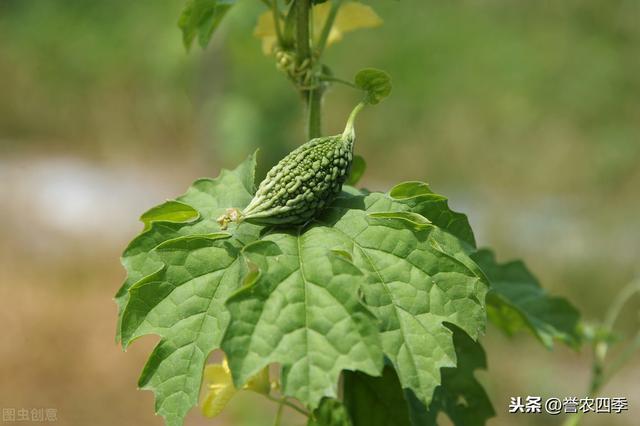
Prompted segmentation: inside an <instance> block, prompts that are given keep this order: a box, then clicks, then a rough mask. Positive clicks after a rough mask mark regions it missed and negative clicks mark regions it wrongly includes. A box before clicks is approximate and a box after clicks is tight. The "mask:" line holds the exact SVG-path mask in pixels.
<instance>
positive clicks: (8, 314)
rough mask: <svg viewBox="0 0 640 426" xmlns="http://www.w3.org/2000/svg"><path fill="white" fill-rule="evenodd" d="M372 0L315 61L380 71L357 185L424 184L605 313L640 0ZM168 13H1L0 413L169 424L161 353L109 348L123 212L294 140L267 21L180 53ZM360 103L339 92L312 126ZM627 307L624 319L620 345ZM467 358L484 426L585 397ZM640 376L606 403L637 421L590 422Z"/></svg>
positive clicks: (639, 116)
mask: <svg viewBox="0 0 640 426" xmlns="http://www.w3.org/2000/svg"><path fill="white" fill-rule="evenodd" d="M368 3H369V4H371V5H372V6H373V7H374V8H375V9H376V10H377V11H378V13H379V14H380V15H381V16H382V17H383V18H384V20H385V25H384V26H382V27H381V28H379V29H376V30H363V31H360V32H357V33H353V34H350V35H348V36H347V37H345V40H344V41H343V42H341V43H339V44H337V45H335V46H332V47H331V48H330V50H329V52H328V54H327V58H326V62H327V63H328V64H329V65H331V67H332V69H333V71H334V72H335V73H336V74H337V75H340V76H343V77H345V78H351V76H353V75H354V74H355V72H356V71H357V70H358V69H360V68H362V67H366V66H373V67H378V68H382V69H385V70H387V71H388V72H389V73H390V74H391V75H392V77H393V79H394V92H393V94H392V96H391V97H390V98H389V99H388V100H387V101H385V102H384V103H382V104H380V105H379V106H376V107H375V108H368V109H367V110H366V111H365V112H364V113H363V114H361V115H360V117H359V119H358V123H357V133H358V140H357V144H356V151H357V152H358V153H359V154H362V155H363V156H364V157H365V158H366V159H367V162H368V166H369V167H368V170H367V172H366V174H365V176H364V178H363V182H362V183H363V185H364V186H366V187H368V188H369V189H372V190H385V189H387V188H389V187H390V186H392V185H393V184H394V183H397V182H398V181H401V180H424V181H427V182H429V183H430V184H431V185H432V188H433V189H434V190H435V191H437V192H439V193H443V194H446V195H448V196H449V197H450V200H451V201H450V202H451V205H452V206H453V207H454V208H456V209H458V210H461V211H464V212H466V213H468V215H469V217H470V221H471V223H472V225H473V227H474V229H475V230H476V236H477V239H478V242H479V244H480V245H490V246H493V247H495V248H496V249H497V252H498V256H499V258H500V259H502V260H508V259H511V258H523V259H524V260H525V261H526V262H527V264H528V265H529V266H530V267H531V269H532V270H533V271H534V272H535V273H536V274H537V275H538V277H539V278H540V279H541V281H542V283H543V285H544V286H545V287H546V288H547V289H549V290H550V291H551V292H552V293H554V294H557V295H563V296H566V297H568V298H569V299H570V300H572V301H573V302H574V303H575V304H576V305H577V306H578V307H579V308H580V310H581V311H582V313H583V315H584V317H585V318H586V319H598V318H602V316H603V315H604V312H605V311H606V309H607V307H608V306H609V305H610V303H611V300H612V297H613V296H614V295H615V294H616V293H617V291H618V290H619V289H620V288H621V287H622V286H624V285H625V284H626V283H627V282H628V281H630V280H631V279H632V278H633V277H634V274H636V273H638V260H639V259H640V214H639V212H640V197H639V194H640V191H639V190H638V188H639V187H640V25H639V23H640V2H639V1H637V0H608V1H604V0H562V1H552V0H518V1H515V0H485V1H481V0H455V1H447V2H445V1H436V0H422V1H415V0H414V1H410V0H404V1H402V2H395V1H388V0H372V1H370V2H368ZM182 6H183V2H182V1H177V0H176V1H170V0H154V1H150V0H140V1H136V2H131V1H124V0H111V1H86V0H0V197H1V199H2V205H1V207H0V212H1V215H2V220H1V221H0V322H2V324H3V327H2V330H3V331H2V339H1V341H2V344H1V345H0V377H1V381H0V408H12V407H13V408H23V407H24V408H39V407H50V408H56V409H57V410H58V415H57V417H58V424H61V425H88V424H91V425H98V426H100V425H113V424H124V425H158V426H159V425H161V424H162V422H161V419H160V418H159V417H155V416H154V415H153V397H152V394H151V393H149V392H139V391H137V390H136V378H137V375H138V374H139V371H140V370H141V368H142V366H143V363H144V360H145V359H146V356H147V354H148V352H149V350H150V349H151V348H152V347H153V345H154V343H155V342H154V339H153V338H146V339H142V340H141V341H140V342H138V343H137V344H136V345H133V346H132V347H131V349H129V351H128V353H127V354H124V353H122V351H121V350H120V349H119V347H117V346H116V345H115V343H114V338H113V335H114V328H115V315H116V308H115V304H114V303H113V302H112V300H111V298H112V296H113V294H114V293H115V291H116V290H117V288H118V287H119V284H120V282H121V280H122V279H123V278H124V273H123V271H122V269H121V267H120V266H119V263H118V256H119V253H120V252H121V250H122V249H123V248H124V247H125V245H126V244H127V242H128V241H129V240H130V239H131V238H132V237H133V236H134V235H135V233H136V232H138V231H139V230H140V229H141V225H140V224H139V223H138V222H136V218H137V217H138V215H139V214H140V213H141V212H143V211H144V210H146V209H147V208H148V207H150V206H152V205H154V204H157V203H158V202H160V201H162V200H163V199H165V198H172V197H175V196H177V195H178V194H180V193H182V192H183V191H184V190H185V189H186V188H187V186H188V185H189V184H190V182H191V181H193V180H194V179H196V178H198V177H201V176H215V175H216V174H217V173H218V172H219V170H220V168H221V167H227V168H230V167H234V166H235V164H236V163H238V162H239V161H241V160H242V159H243V158H244V157H246V156H247V155H248V154H249V153H251V152H252V151H253V150H254V149H256V148H260V149H261V154H260V162H261V164H260V168H261V170H262V171H263V172H264V171H265V170H266V169H268V168H269V167H270V166H271V165H273V164H274V163H275V162H276V161H277V160H278V159H279V158H281V157H282V156H283V155H284V154H285V153H286V152H288V151H289V150H290V149H292V148H294V147H295V146H297V145H299V144H300V143H302V142H304V134H303V122H302V120H303V115H302V112H301V104H300V100H299V98H298V96H297V94H296V93H295V92H294V91H293V89H292V88H291V87H290V85H289V83H288V82H287V81H286V79H285V78H284V76H283V75H282V74H280V73H279V72H278V71H277V70H276V69H275V67H274V64H273V60H272V58H269V57H266V56H264V55H263V54H262V52H261V48H260V42H259V40H257V39H256V38H254V37H253V36H252V31H253V27H254V25H255V22H256V19H257V16H258V14H259V13H261V12H262V11H263V10H264V7H263V6H262V4H261V3H260V2H259V1H258V0H242V1H240V2H239V5H238V6H237V7H235V8H234V9H233V10H232V11H231V12H230V14H229V15H228V17H227V19H226V20H225V22H224V23H223V24H222V26H221V28H220V30H219V32H218V33H217V34H216V35H215V36H214V39H213V42H212V44H211V45H210V46H209V48H207V49H206V50H204V51H202V50H200V49H199V48H195V49H193V51H192V52H191V53H189V54H187V53H186V52H185V50H184V48H183V46H182V43H181V36H180V33H179V30H178V28H177V25H176V22H177V17H178V15H179V12H180V10H181V8H182ZM354 52H357V53H355V54H354ZM356 96H357V94H356V93H353V92H352V91H350V89H348V88H342V87H335V88H333V89H332V90H331V92H330V93H329V94H328V96H327V97H326V100H325V106H324V113H325V132H326V133H337V132H338V131H339V130H340V129H341V127H342V126H343V123H344V120H345V118H346V115H347V114H348V111H349V110H350V109H351V107H352V106H353V105H354V103H355V101H356ZM639 309H640V303H638V301H637V300H636V301H635V302H634V303H633V304H632V305H631V306H629V307H628V308H627V309H625V311H624V312H623V315H622V319H621V323H620V331H621V332H622V333H623V334H624V335H627V336H628V335H629V334H630V333H632V332H634V331H635V330H636V329H637V327H638V311H639ZM483 343H484V344H485V348H486V350H487V352H488V355H489V358H488V362H489V371H490V374H488V373H486V372H481V373H479V374H478V376H479V377H480V379H481V380H482V381H483V383H484V384H485V385H486V387H487V389H488V391H489V393H490V396H491V399H492V401H493V404H494V406H495V408H496V411H497V412H498V416H497V418H495V419H494V420H493V421H492V423H491V424H494V425H512V424H523V425H547V424H559V423H560V422H561V420H562V419H561V418H559V417H549V416H544V415H519V416H514V415H509V414H507V413H506V410H507V406H508V401H509V396H518V395H520V396H526V395H541V396H545V397H550V396H557V397H561V398H562V397H566V396H577V397H583V396H586V395H585V394H586V387H587V383H588V379H589V368H590V361H591V355H590V354H589V351H588V350H583V351H582V352H581V353H576V352H573V351H571V350H569V349H566V348H564V347H562V346H560V345H558V346H557V347H556V349H555V350H554V351H553V352H549V351H547V350H545V349H543V348H542V347H541V345H539V344H538V343H537V342H535V341H534V339H533V338H532V337H530V336H527V335H522V336H517V337H516V338H513V339H508V338H506V337H504V336H502V335H500V334H499V333H498V331H497V330H495V329H492V328H489V330H488V334H487V336H486V337H485V338H484V339H483ZM638 383H640V362H639V360H638V359H637V358H636V359H635V360H634V362H632V363H631V364H630V365H628V366H627V367H626V368H625V369H624V370H623V373H622V374H620V375H619V376H618V377H617V378H616V379H615V380H613V381H612V382H611V383H610V384H609V386H607V387H606V388H605V390H604V396H626V397H628V399H629V403H630V412H629V413H627V414H622V415H602V414H600V415H587V416H586V417H585V421H584V424H585V425H632V424H637V415H638V413H640V412H639V411H638V409H639V408H638V407H640V386H639V385H638ZM272 413H273V407H272V406H271V404H269V403H267V402H265V401H263V400H262V399H260V397H258V396H253V395H245V396H241V397H239V398H237V399H236V400H234V401H233V402H232V404H231V406H230V408H229V410H228V412H227V413H226V414H225V415H224V416H223V417H221V418H220V419H217V420H214V421H210V420H205V419H203V418H201V417H200V416H199V414H198V413H197V412H196V410H194V412H193V413H192V414H191V415H190V417H189V419H188V422H187V424H188V425H237V426H245V425H247V426H248V425H256V426H261V425H269V424H271V422H272ZM634 414H635V417H634ZM290 424H291V425H297V424H302V419H301V418H298V417H294V416H293V415H291V417H290Z"/></svg>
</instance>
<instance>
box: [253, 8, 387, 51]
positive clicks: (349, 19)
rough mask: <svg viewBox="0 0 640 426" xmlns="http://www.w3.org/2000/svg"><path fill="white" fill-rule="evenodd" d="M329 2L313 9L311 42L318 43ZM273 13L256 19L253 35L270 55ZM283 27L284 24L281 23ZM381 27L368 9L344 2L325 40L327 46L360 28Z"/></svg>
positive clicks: (328, 9) (273, 36)
mask: <svg viewBox="0 0 640 426" xmlns="http://www.w3.org/2000/svg"><path fill="white" fill-rule="evenodd" d="M330 10H331V1H328V2H326V3H322V4H319V5H317V6H314V8H313V40H314V41H315V42H316V44H317V42H318V40H319V39H320V34H321V33H322V28H324V24H325V22H326V21H327V18H328V17H329V12H330ZM274 22H275V21H274V19H273V13H272V12H271V11H266V12H264V13H263V14H262V15H260V17H259V18H258V23H257V24H256V27H255V29H254V30H253V34H254V35H255V36H256V37H258V38H260V39H262V51H263V52H264V54H265V55H269V54H271V52H273V48H274V47H275V45H276V43H277V37H276V28H275V25H274ZM280 25H281V26H284V22H281V24H280ZM380 25H382V19H381V18H380V16H378V14H377V13H376V12H375V11H374V10H373V9H372V8H371V7H370V6H366V5H364V4H362V3H358V2H346V3H344V4H343V5H342V6H341V7H340V10H338V14H337V15H336V19H335V21H334V23H333V27H332V28H331V32H330V33H329V38H328V39H327V46H328V45H330V44H332V43H335V42H337V41H340V40H342V37H343V36H344V34H345V33H348V32H351V31H355V30H358V29H361V28H374V27H378V26H380Z"/></svg>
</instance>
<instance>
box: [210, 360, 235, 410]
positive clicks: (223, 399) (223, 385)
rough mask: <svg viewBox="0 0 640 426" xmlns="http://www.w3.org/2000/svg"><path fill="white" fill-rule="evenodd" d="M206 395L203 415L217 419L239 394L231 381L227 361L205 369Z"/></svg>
mask: <svg viewBox="0 0 640 426" xmlns="http://www.w3.org/2000/svg"><path fill="white" fill-rule="evenodd" d="M204 382H205V383H204V384H205V389H206V393H205V394H204V397H203V398H202V408H201V410H202V414H203V415H205V416H206V417H215V416H217V415H218V414H220V413H221V412H222V410H224V407H226V406H227V404H228V403H229V401H230V400H231V398H233V396H234V395H235V394H236V393H237V392H238V391H237V389H236V388H235V386H233V380H231V371H230V370H229V365H228V364H227V360H226V359H225V360H224V361H223V362H222V364H210V365H207V366H206V367H205V369H204Z"/></svg>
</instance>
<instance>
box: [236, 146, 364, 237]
mask: <svg viewBox="0 0 640 426" xmlns="http://www.w3.org/2000/svg"><path fill="white" fill-rule="evenodd" d="M353 141H354V137H353V134H348V135H346V136H343V135H338V136H328V137H324V138H317V139H312V140H311V141H309V142H307V143H305V144H304V145H302V146H301V147H299V148H297V149H296V150H294V151H292V152H290V153H289V154H288V155H287V156H286V157H284V158H283V159H282V160H280V162H279V163H278V164H276V165H275V166H274V167H273V168H272V169H271V170H270V171H269V173H267V177H266V178H265V179H264V180H263V181H262V182H261V183H260V186H259V187H258V191H257V192H256V195H255V196H254V197H253V200H251V203H249V205H248V206H247V207H246V208H245V209H244V210H243V211H242V213H241V215H242V218H243V220H246V221H247V222H252V223H259V224H290V225H296V224H303V223H305V222H307V221H309V220H310V219H312V218H313V217H314V216H315V215H316V214H317V213H318V212H319V211H320V210H321V209H322V208H324V207H325V206H326V205H327V204H329V203H330V202H331V201H333V199H334V198H335V197H336V195H338V194H339V193H340V191H341V189H342V184H343V183H344V181H345V180H346V179H347V176H348V175H349V169H350V168H351V161H352V160H353Z"/></svg>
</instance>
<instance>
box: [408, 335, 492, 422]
mask: <svg viewBox="0 0 640 426" xmlns="http://www.w3.org/2000/svg"><path fill="white" fill-rule="evenodd" d="M452 330H453V342H454V345H455V347H456V355H457V356H458V365H457V366H456V367H455V368H444V369H443V370H442V385H441V386H440V387H438V389H436V392H435V394H434V396H433V401H432V402H431V405H429V409H428V412H427V415H426V416H425V415H424V410H423V409H422V408H421V407H420V406H419V405H417V404H416V403H415V402H414V401H411V395H409V398H408V399H409V400H410V402H411V403H410V406H411V407H412V410H411V417H412V421H413V424H414V425H416V426H417V425H423V424H424V425H427V424H433V425H435V424H436V423H437V422H436V421H437V418H438V414H439V413H445V414H446V415H447V416H448V417H449V419H451V421H452V422H453V424H454V425H456V426H483V425H485V424H486V422H487V420H488V419H490V418H491V417H493V416H495V411H494V410H493V407H492V405H491V401H489V397H488V396H487V393H486V392H485V390H484V388H483V387H482V385H481V384H480V383H479V382H478V381H477V380H476V378H475V376H474V372H475V370H478V369H482V370H485V369H486V368H487V359H486V355H485V353H484V349H483V348H482V346H480V344H479V343H478V342H475V341H473V340H472V339H471V338H469V336H467V334H466V333H464V332H463V331H462V330H460V329H458V328H455V327H452ZM424 420H427V421H428V422H424Z"/></svg>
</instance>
